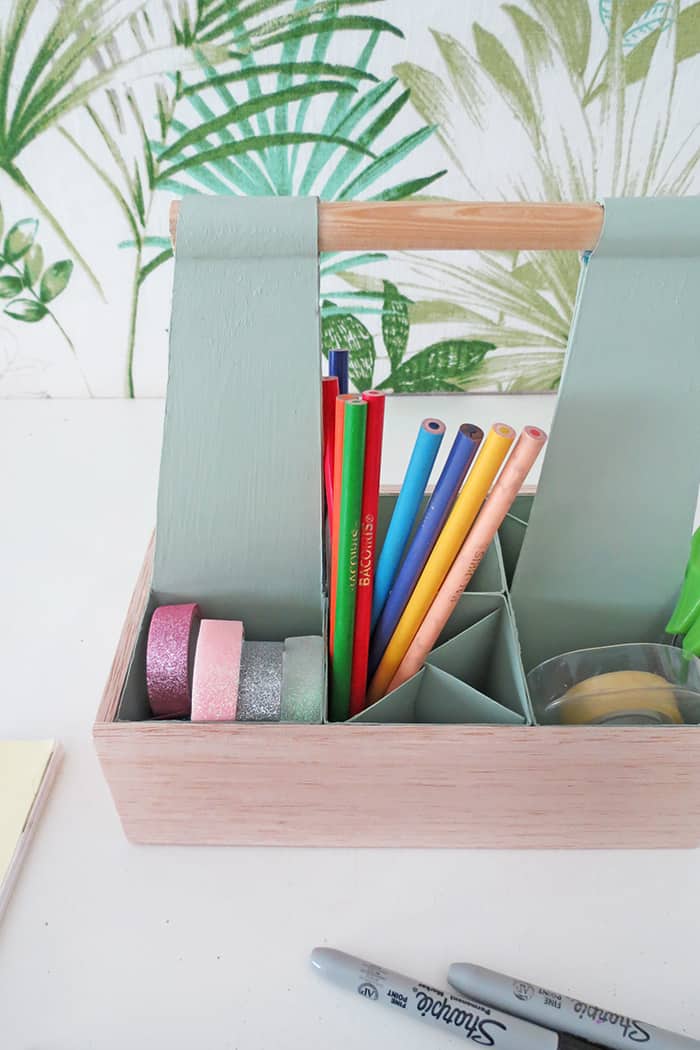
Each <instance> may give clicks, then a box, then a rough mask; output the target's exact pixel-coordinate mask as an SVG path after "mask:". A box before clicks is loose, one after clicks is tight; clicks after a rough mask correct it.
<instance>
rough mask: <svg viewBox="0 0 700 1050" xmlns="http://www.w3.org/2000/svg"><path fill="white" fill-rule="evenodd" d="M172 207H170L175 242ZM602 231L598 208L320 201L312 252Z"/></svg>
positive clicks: (537, 239) (550, 241)
mask: <svg viewBox="0 0 700 1050" xmlns="http://www.w3.org/2000/svg"><path fill="white" fill-rule="evenodd" d="M178 210H179V202H178V201H173V203H172V204H171V206H170V236H171V238H172V241H173V244H174V243H175V231H176V229H177V216H178ZM602 227H603V208H602V206H601V205H600V204H521V203H513V204H511V203H508V204H499V203H488V202H483V203H478V204H475V203H461V202H452V201H445V202H442V201H440V202H419V201H410V200H409V201H392V202H384V201H348V202H345V201H340V202H329V203H326V202H321V204H320V206H319V216H318V249H319V251H321V252H337V251H390V250H392V249H393V250H404V251H421V250H422V251H425V250H427V249H437V250H445V249H461V250H463V251H464V250H466V249H469V248H478V249H482V250H492V251H496V250H500V251H518V250H524V249H531V250H537V249H552V248H556V249H569V250H572V251H589V250H592V249H593V248H595V246H596V244H597V243H598V238H599V237H600V231H601V229H602Z"/></svg>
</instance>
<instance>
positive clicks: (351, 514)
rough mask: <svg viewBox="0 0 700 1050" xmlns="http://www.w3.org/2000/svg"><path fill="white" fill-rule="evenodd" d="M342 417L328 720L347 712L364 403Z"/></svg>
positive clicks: (349, 408) (348, 407)
mask: <svg viewBox="0 0 700 1050" xmlns="http://www.w3.org/2000/svg"><path fill="white" fill-rule="evenodd" d="M344 417H345V418H344V426H343V473H342V477H341V488H340V529H339V532H338V550H337V553H336V554H335V555H334V556H337V559H338V574H337V581H338V582H337V588H336V599H335V633H334V636H333V662H332V667H331V719H332V720H333V721H334V722H344V721H345V719H346V718H348V717H349V715H350V681H351V678H352V649H353V637H354V633H355V598H356V595H357V568H358V560H359V553H360V517H361V513H362V484H363V479H364V464H365V429H366V426H367V402H366V401H363V400H362V399H361V398H359V397H358V398H357V399H353V400H352V401H346V402H345V410H344ZM336 498H337V497H336Z"/></svg>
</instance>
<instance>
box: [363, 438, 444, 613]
mask: <svg viewBox="0 0 700 1050" xmlns="http://www.w3.org/2000/svg"><path fill="white" fill-rule="evenodd" d="M444 435H445V424H444V423H443V422H442V420H440V419H424V420H423V422H422V423H421V425H420V427H419V428H418V436H417V437H416V441H415V444H414V446H413V451H412V452H411V458H410V460H409V462H408V467H407V468H406V473H405V475H404V479H403V483H402V485H401V491H400V492H399V495H398V499H397V500H396V503H395V505H394V512H393V514H392V515H391V521H390V522H389V528H388V529H387V533H386V537H385V538H384V543H383V544H382V549H381V551H380V554H379V558H378V559H377V568H376V571H375V574H374V593H373V595H372V630H374V628H375V626H376V624H377V620H378V619H379V614H380V613H381V611H382V609H383V608H384V603H385V601H386V598H387V595H388V593H389V591H390V589H391V585H392V583H393V582H394V577H395V576H396V573H397V570H398V568H399V565H400V564H401V558H402V557H403V552H404V550H405V548H406V544H407V543H408V538H409V536H410V535H411V532H412V530H413V526H414V524H415V521H416V517H417V515H418V512H419V510H420V505H421V500H422V499H423V495H424V493H425V487H426V485H427V484H428V479H429V477H430V472H431V470H432V469H433V464H434V463H435V459H436V456H437V454H438V451H439V449H440V445H441V444H442V439H443V437H444Z"/></svg>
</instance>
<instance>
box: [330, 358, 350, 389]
mask: <svg viewBox="0 0 700 1050" xmlns="http://www.w3.org/2000/svg"><path fill="white" fill-rule="evenodd" d="M348 357H349V354H348V351H347V350H329V351H328V375H329V376H336V377H337V379H338V388H339V391H340V393H341V394H347V392H348Z"/></svg>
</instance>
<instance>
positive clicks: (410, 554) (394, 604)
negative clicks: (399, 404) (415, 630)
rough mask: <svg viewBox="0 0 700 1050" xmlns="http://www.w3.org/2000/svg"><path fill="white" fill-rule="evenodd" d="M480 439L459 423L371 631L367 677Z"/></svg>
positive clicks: (393, 627) (475, 430)
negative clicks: (427, 501) (434, 484)
mask: <svg viewBox="0 0 700 1050" xmlns="http://www.w3.org/2000/svg"><path fill="white" fill-rule="evenodd" d="M483 438H484V432H483V430H482V429H481V427H476V426H473V425H472V424H471V423H462V425H461V427H460V428H459V430H458V431H457V436H456V438H455V439H454V442H453V444H452V448H451V449H450V454H449V455H448V457H447V460H446V462H445V466H444V467H443V468H442V473H441V474H440V477H439V478H438V482H437V485H436V486H435V489H434V491H433V494H432V496H431V497H430V502H429V503H428V506H427V507H426V510H425V514H424V515H423V517H422V518H421V521H420V523H419V525H418V528H417V529H416V532H415V535H414V537H413V539H412V541H411V544H410V546H409V548H408V551H407V552H406V557H405V558H404V560H403V563H402V565H401V568H400V569H399V571H398V573H397V574H396V578H395V579H394V583H393V586H392V588H391V590H390V591H389V594H388V595H387V599H386V602H385V603H384V608H383V609H382V611H381V615H380V617H379V619H378V620H377V624H376V627H375V628H374V632H373V634H372V641H371V644H370V650H369V673H370V676H371V675H373V674H374V672H375V671H376V669H377V667H378V666H379V663H380V661H381V658H382V656H383V655H384V650H385V649H386V647H387V645H388V644H389V641H390V639H391V636H392V635H393V633H394V631H395V630H396V625H397V623H398V622H399V620H400V619H401V614H402V613H403V611H404V609H405V608H406V605H407V604H408V599H409V598H410V597H411V594H412V593H413V588H414V587H415V586H416V583H417V582H418V577H419V576H420V574H421V573H422V571H423V569H424V568H425V563H426V562H427V560H428V558H429V557H430V552H431V551H432V549H433V547H434V546H435V541H436V540H437V538H438V536H439V535H440V533H441V531H442V527H443V525H444V524H445V522H446V521H447V517H448V515H449V513H450V511H451V510H452V505H453V503H454V501H455V500H456V499H457V496H458V494H459V490H460V488H461V487H462V482H463V481H464V479H465V477H466V476H467V471H468V470H469V467H470V466H471V464H472V461H473V459H474V456H475V455H476V453H477V450H478V448H479V445H480V444H481V442H482V441H483Z"/></svg>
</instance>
